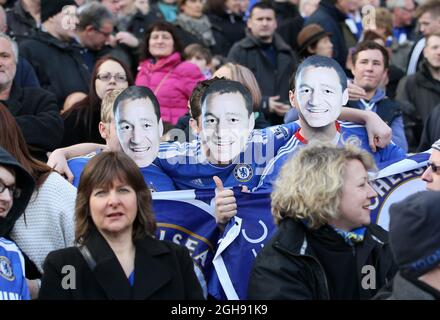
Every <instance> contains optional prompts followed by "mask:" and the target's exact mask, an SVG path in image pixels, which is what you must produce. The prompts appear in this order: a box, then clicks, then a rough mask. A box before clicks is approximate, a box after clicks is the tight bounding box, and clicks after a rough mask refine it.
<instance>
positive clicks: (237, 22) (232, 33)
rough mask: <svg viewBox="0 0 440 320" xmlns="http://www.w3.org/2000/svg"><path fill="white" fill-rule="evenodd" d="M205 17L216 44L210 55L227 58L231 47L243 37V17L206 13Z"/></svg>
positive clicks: (244, 25) (244, 24)
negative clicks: (210, 26)
mask: <svg viewBox="0 0 440 320" xmlns="http://www.w3.org/2000/svg"><path fill="white" fill-rule="evenodd" d="M207 16H208V18H209V21H210V22H211V25H212V32H213V34H214V38H215V42H216V43H215V46H214V47H213V48H212V53H213V54H220V55H222V56H227V55H228V52H229V50H230V49H231V47H232V45H233V44H234V43H235V42H237V41H240V40H241V39H243V38H244V37H245V35H246V34H245V29H246V23H245V22H244V21H243V17H241V16H239V15H235V14H232V13H231V14H229V13H226V12H224V13H223V14H216V13H208V14H207Z"/></svg>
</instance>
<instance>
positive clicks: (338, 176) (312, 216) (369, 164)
mask: <svg viewBox="0 0 440 320" xmlns="http://www.w3.org/2000/svg"><path fill="white" fill-rule="evenodd" d="M350 160H359V161H360V162H361V163H362V164H363V165H364V167H365V169H366V170H367V171H370V170H375V169H376V166H375V163H374V160H373V158H372V156H371V155H370V154H369V153H368V152H366V151H364V150H361V149H359V148H358V147H357V146H355V145H352V144H349V143H347V144H345V146H344V147H336V146H333V145H328V144H324V143H322V142H318V143H313V144H311V145H310V146H307V147H304V148H303V149H302V150H300V151H299V152H298V153H297V154H296V155H294V156H293V157H292V158H291V159H289V160H288V161H287V162H286V163H285V164H284V166H283V167H282V169H281V171H280V174H279V177H278V179H277V181H276V182H275V187H274V191H273V192H272V195H271V198H272V215H273V217H274V219H275V223H276V224H280V222H281V220H283V219H284V218H294V219H298V220H303V219H305V220H307V222H308V226H309V227H310V228H312V229H318V228H319V227H321V226H322V225H325V224H327V223H328V222H329V221H330V220H332V219H337V218H338V215H339V205H340V200H341V197H342V187H343V185H344V179H345V169H346V164H347V162H348V161H350Z"/></svg>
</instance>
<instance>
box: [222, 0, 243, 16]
mask: <svg viewBox="0 0 440 320" xmlns="http://www.w3.org/2000/svg"><path fill="white" fill-rule="evenodd" d="M225 6H226V9H227V10H229V11H230V12H232V13H235V14H240V12H241V0H226V1H225Z"/></svg>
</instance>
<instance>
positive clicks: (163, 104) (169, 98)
mask: <svg viewBox="0 0 440 320" xmlns="http://www.w3.org/2000/svg"><path fill="white" fill-rule="evenodd" d="M164 77H167V78H166V79H165V80H164V81H163V82H162V84H160V83H161V81H162V79H164ZM204 79H205V77H204V76H203V74H202V73H201V72H200V69H199V68H198V67H197V66H196V65H195V64H192V63H190V62H186V61H182V59H181V57H180V54H179V53H178V52H175V53H173V54H172V55H170V56H168V57H166V58H162V59H159V60H158V61H157V62H156V63H155V64H153V63H152V62H151V60H144V61H143V62H141V63H140V64H139V67H138V74H137V76H136V85H137V86H144V87H148V88H150V89H151V90H152V91H153V92H154V93H155V94H156V97H157V100H159V104H160V113H161V115H162V120H163V121H167V122H170V123H172V124H173V125H174V124H176V123H177V120H178V119H179V118H180V117H181V116H183V115H184V114H185V113H186V112H187V111H188V99H189V97H190V96H191V92H192V91H193V89H194V87H195V86H196V84H197V82H199V81H201V80H204ZM159 84H160V87H159ZM158 87H159V88H158Z"/></svg>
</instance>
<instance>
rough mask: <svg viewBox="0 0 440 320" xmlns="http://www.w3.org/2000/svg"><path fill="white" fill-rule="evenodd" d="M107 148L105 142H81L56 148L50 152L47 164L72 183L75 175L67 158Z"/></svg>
mask: <svg viewBox="0 0 440 320" xmlns="http://www.w3.org/2000/svg"><path fill="white" fill-rule="evenodd" d="M105 148H107V146H106V145H103V144H97V143H80V144H75V145H72V146H69V147H65V148H60V149H56V150H54V151H53V152H52V153H51V154H50V156H49V159H48V160H47V164H48V165H49V166H50V167H52V168H54V169H55V170H56V171H57V172H58V173H59V174H61V175H64V176H65V177H66V178H67V180H68V181H69V182H70V183H72V182H73V178H74V176H73V174H72V171H70V169H69V166H68V165H67V160H68V159H70V158H73V157H79V156H82V155H85V154H88V153H90V152H93V151H96V150H98V149H105Z"/></svg>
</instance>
